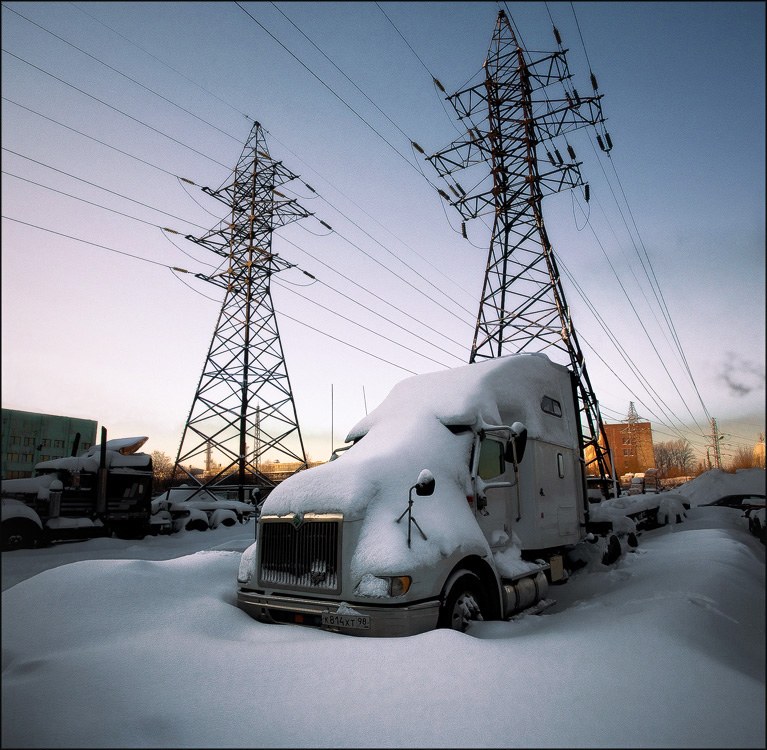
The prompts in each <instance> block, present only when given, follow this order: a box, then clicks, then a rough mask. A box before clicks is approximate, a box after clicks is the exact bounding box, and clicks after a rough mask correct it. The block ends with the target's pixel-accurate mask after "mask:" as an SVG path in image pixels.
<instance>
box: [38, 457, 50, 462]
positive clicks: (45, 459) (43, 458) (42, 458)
mask: <svg viewBox="0 0 767 750" xmlns="http://www.w3.org/2000/svg"><path fill="white" fill-rule="evenodd" d="M49 458H50V456H40V460H41V461H47V460H48V459H49Z"/></svg>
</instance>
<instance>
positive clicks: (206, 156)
mask: <svg viewBox="0 0 767 750" xmlns="http://www.w3.org/2000/svg"><path fill="white" fill-rule="evenodd" d="M2 51H3V52H5V54H6V55H10V56H11V57H15V58H16V59H17V60H20V61H21V62H23V63H24V64H26V65H29V67H31V68H34V69H35V70H39V71H40V72H41V73H44V74H45V75H47V76H50V77H51V78H53V79H54V80H56V81H59V82H60V83H63V84H64V85H65V86H69V88H72V89H74V90H75V91H79V92H80V93H81V94H84V95H85V96H87V97H89V98H91V99H93V100H94V101H97V102H99V104H103V105H104V106H105V107H109V109H112V110H114V111H115V112H117V113H119V114H121V115H123V116H124V117H127V118H128V119H130V120H133V121H134V122H137V123H138V124H139V125H143V126H144V127H145V128H149V130H152V131H154V132H155V133H158V134H159V135H161V136H163V137H164V138H168V139H169V140H171V141H173V142H174V143H177V144H178V145H179V146H183V147H184V148H186V149H189V150H190V151H194V153H196V154H199V155H200V156H202V157H203V158H204V159H207V160H208V161H212V162H213V163H214V164H218V165H219V166H221V167H223V168H224V169H226V170H228V169H229V167H227V166H226V164H222V163H221V162H220V161H218V160H217V159H214V158H213V157H211V156H208V155H207V154H204V153H203V152H202V151H198V150H197V149H196V148H193V147H192V146H188V145H187V144H186V143H182V142H181V141H179V140H178V139H177V138H174V137H173V136H172V135H168V134H167V133H163V132H162V130H158V129H157V128H155V127H152V126H151V125H149V124H147V123H145V122H143V121H141V120H139V119H138V118H137V117H133V115H129V114H128V113H127V112H123V111H122V110H121V109H118V108H117V107H113V106H112V105H111V104H107V102H105V101H104V100H103V99H99V98H98V97H97V96H94V95H93V94H89V93H88V92H87V91H83V90H82V89H81V88H78V87H77V86H74V85H73V84H71V83H68V82H67V81H65V80H64V79H63V78H59V77H58V76H55V75H53V73H49V72H48V71H47V70H43V69H42V68H40V67H38V66H37V65H33V64H32V63H31V62H29V60H25V59H24V58H23V57H19V55H14V54H13V52H9V51H8V50H7V49H5V48H3V49H2Z"/></svg>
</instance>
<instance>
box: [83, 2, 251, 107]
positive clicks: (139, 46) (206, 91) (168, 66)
mask: <svg viewBox="0 0 767 750" xmlns="http://www.w3.org/2000/svg"><path fill="white" fill-rule="evenodd" d="M69 4H70V5H71V6H72V7H73V8H77V10H79V11H80V12H81V13H85V15H86V16H89V17H90V18H92V19H93V20H94V21H96V22H97V23H100V24H101V25H102V26H103V27H104V28H106V29H109V31H111V32H112V33H113V34H117V36H119V37H120V38H122V39H124V40H125V41H126V42H128V44H132V45H133V46H134V47H136V48H137V49H140V50H141V51H142V52H143V53H144V54H146V55H149V57H151V58H153V59H154V60H156V61H157V62H158V63H160V65H164V66H165V67H166V68H168V69H169V70H172V71H173V72H174V73H176V75H180V76H181V77H182V78H184V79H185V80H187V81H189V83H191V84H192V85H193V86H196V87H197V88H198V89H200V90H201V91H204V92H205V93H206V94H209V95H210V96H212V97H213V98H214V99H217V100H218V101H219V102H221V104H224V105H225V106H227V107H229V109H231V110H233V111H234V112H236V113H237V114H239V115H242V116H243V117H244V118H246V119H247V120H250V121H251V122H253V118H252V117H251V116H250V115H246V114H245V113H244V112H241V111H240V110H239V109H237V107H234V106H232V105H231V104H230V103H229V102H227V101H226V100H224V99H222V98H221V97H220V96H218V95H217V94H214V93H213V92H212V91H210V89H206V88H205V87H204V86H202V85H201V84H199V83H197V82H196V81H193V80H192V79H191V78H189V77H188V76H186V75H184V74H183V73H182V72H180V71H178V70H176V69H175V68H174V67H173V66H172V65H168V63H166V62H164V61H162V60H161V59H160V58H159V57H157V55H153V54H152V53H151V52H149V50H147V49H144V47H142V46H141V45H139V44H136V42H134V41H132V40H130V39H128V37H127V36H124V35H123V34H121V33H120V32H119V31H116V30H115V29H113V28H112V27H111V26H108V25H107V24H105V23H104V22H103V21H101V20H100V19H98V18H96V16H94V15H91V14H90V13H88V11H87V10H83V9H82V8H81V7H80V6H79V5H75V3H72V2H70V3H69Z"/></svg>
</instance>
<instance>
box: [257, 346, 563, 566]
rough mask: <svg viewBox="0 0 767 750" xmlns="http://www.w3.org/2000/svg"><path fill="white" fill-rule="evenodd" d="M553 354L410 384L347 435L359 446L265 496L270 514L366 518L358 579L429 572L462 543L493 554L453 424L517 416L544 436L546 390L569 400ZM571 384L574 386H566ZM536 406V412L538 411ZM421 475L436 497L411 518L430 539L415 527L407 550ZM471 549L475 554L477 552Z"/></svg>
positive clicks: (468, 439) (464, 448)
mask: <svg viewBox="0 0 767 750" xmlns="http://www.w3.org/2000/svg"><path fill="white" fill-rule="evenodd" d="M551 368H558V369H559V370H560V371H561V370H564V368H562V367H561V366H559V365H555V364H554V363H552V362H551V361H550V360H549V359H548V357H546V356H545V355H532V354H530V355H527V354H525V355H510V356H507V357H502V358H498V359H494V360H488V361H485V362H480V363H476V364H472V365H466V366H464V367H458V368H454V369H451V370H445V371H441V372H436V373H429V374H426V375H418V376H415V377H411V378H407V379H406V380H403V381H402V382H400V383H398V384H397V385H396V386H395V387H394V388H393V389H392V391H391V393H390V394H389V395H388V396H387V398H386V399H385V400H384V401H383V403H381V404H380V406H378V407H377V408H376V409H375V410H374V411H372V412H371V413H370V414H369V415H368V416H367V417H365V418H364V419H363V420H361V421H360V422H359V423H358V424H357V425H356V426H355V427H354V428H353V429H352V430H351V432H350V433H349V436H348V437H347V442H348V441H350V440H357V442H356V443H355V445H354V446H352V447H351V448H350V449H349V450H348V451H346V452H344V453H342V454H341V455H340V456H339V458H337V459H336V460H334V461H331V462H328V463H327V464H322V465H320V466H316V467H314V468H312V469H309V470H306V471H302V472H299V473H297V474H294V475H293V476H291V477H289V478H288V479H286V480H285V481H284V482H282V483H281V484H279V485H278V486H277V487H276V488H275V489H274V490H273V491H272V492H271V494H270V495H269V496H268V498H267V499H266V501H265V503H264V506H263V510H262V513H263V514H264V515H287V514H293V513H309V512H314V513H332V512H340V513H343V514H344V517H345V519H346V520H349V521H354V520H363V525H362V528H361V531H360V540H359V544H358V546H357V551H356V552H355V556H354V559H353V561H352V573H353V574H355V573H356V574H358V575H359V574H362V573H365V572H368V571H375V572H376V573H381V574H385V573H392V574H397V573H401V572H402V565H403V563H404V562H407V563H409V564H412V563H413V561H414V558H417V559H418V561H419V563H420V564H424V565H428V564H430V563H434V562H436V561H437V560H439V558H440V557H443V556H446V555H449V554H451V553H452V552H454V551H455V550H456V549H458V547H459V546H461V545H463V547H464V550H465V552H466V554H471V553H481V554H488V555H489V554H490V550H489V547H488V545H487V541H486V540H485V538H484V536H483V534H482V532H481V531H480V529H479V526H478V525H477V523H476V521H475V519H474V514H473V512H472V510H471V508H470V506H469V504H468V502H467V501H466V497H467V496H468V495H471V494H473V493H472V487H471V481H470V473H469V459H470V455H471V445H472V438H473V435H472V433H471V432H470V431H466V432H459V433H457V434H456V433H453V432H451V430H449V429H448V427H447V426H446V425H453V426H455V425H466V426H472V425H475V424H481V423H482V421H484V422H485V423H487V424H500V423H501V414H506V415H508V414H514V415H515V414H519V415H520V416H519V417H516V418H517V419H520V421H524V422H525V424H526V426H527V427H528V433H529V434H530V435H531V436H532V437H536V436H537V435H539V434H540V432H541V422H540V416H539V414H538V413H539V412H540V406H539V405H540V400H541V396H542V394H543V393H546V395H550V396H552V397H553V398H558V399H562V398H563V397H564V394H562V393H560V392H559V390H558V389H553V386H551V385H550V384H551V383H554V384H556V383H557V382H561V381H562V375H561V373H560V374H559V376H558V378H559V379H555V378H552V376H551V372H553V370H552V369H551ZM566 382H567V381H566ZM530 404H533V405H534V407H535V408H530V407H529V405H530ZM423 469H428V470H429V471H430V472H431V473H432V474H433V475H434V478H435V480H436V487H435V490H434V494H433V495H431V496H426V497H421V496H417V495H416V494H415V492H413V495H412V496H413V500H414V502H413V508H412V514H413V516H414V517H415V518H416V519H417V521H418V524H419V525H420V527H421V528H422V529H423V531H424V533H425V534H426V536H427V537H428V539H427V540H424V539H423V538H422V537H421V535H420V533H419V532H418V529H417V528H416V527H415V525H413V527H412V529H411V549H410V550H408V548H407V529H408V526H407V514H405V517H404V518H403V519H402V521H401V522H400V523H396V520H397V518H399V516H400V515H401V514H402V513H403V511H405V510H406V509H407V506H408V493H409V490H410V488H411V487H412V486H413V485H414V484H415V483H416V481H417V479H418V476H419V474H420V473H421V471H422V470H423ZM469 547H470V548H471V549H469Z"/></svg>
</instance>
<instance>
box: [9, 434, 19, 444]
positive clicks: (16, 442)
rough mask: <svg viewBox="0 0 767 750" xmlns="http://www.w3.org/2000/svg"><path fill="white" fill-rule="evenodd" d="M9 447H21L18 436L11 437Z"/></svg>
mask: <svg viewBox="0 0 767 750" xmlns="http://www.w3.org/2000/svg"><path fill="white" fill-rule="evenodd" d="M11 445H21V438H20V437H19V436H18V435H11Z"/></svg>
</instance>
